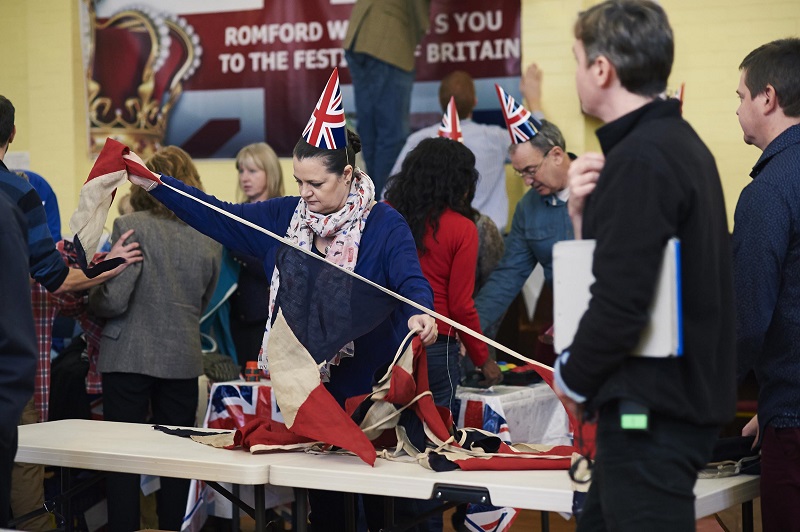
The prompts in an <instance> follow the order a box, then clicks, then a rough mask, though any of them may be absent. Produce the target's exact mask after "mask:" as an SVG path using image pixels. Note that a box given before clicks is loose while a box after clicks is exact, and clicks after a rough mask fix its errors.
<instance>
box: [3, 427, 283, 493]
mask: <svg viewBox="0 0 800 532" xmlns="http://www.w3.org/2000/svg"><path fill="white" fill-rule="evenodd" d="M206 430H207V429H206ZM292 458H293V455H292V454H288V453H281V454H257V455H253V454H250V453H247V452H244V451H230V450H227V449H217V448H214V447H210V446H208V445H203V444H200V443H197V442H195V441H192V440H190V439H188V438H179V437H177V436H170V435H169V434H164V433H163V432H160V431H157V430H154V429H153V428H152V427H151V425H143V424H134V423H115V422H111V421H92V420H87V419H65V420H60V421H50V422H47V423H36V424H33V425H22V426H20V427H19V443H18V448H17V457H16V461H18V462H27V463H34V464H43V465H53V466H62V467H76V468H80V469H93V470H98V471H113V472H118V473H139V474H143V475H157V476H165V477H176V478H196V479H199V480H210V481H215V482H231V483H235V484H243V485H256V484H268V483H269V480H270V479H269V470H270V465H272V464H275V463H277V462H280V461H285V460H290V459H292Z"/></svg>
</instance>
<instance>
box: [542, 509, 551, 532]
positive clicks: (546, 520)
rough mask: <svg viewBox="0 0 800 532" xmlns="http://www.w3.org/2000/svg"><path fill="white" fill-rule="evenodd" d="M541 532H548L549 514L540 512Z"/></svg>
mask: <svg viewBox="0 0 800 532" xmlns="http://www.w3.org/2000/svg"><path fill="white" fill-rule="evenodd" d="M542 532H550V512H542Z"/></svg>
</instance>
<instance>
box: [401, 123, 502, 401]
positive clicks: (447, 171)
mask: <svg viewBox="0 0 800 532" xmlns="http://www.w3.org/2000/svg"><path fill="white" fill-rule="evenodd" d="M477 181H478V172H477V170H475V156H474V155H473V154H472V152H471V151H470V150H469V148H467V147H466V146H464V145H463V144H462V143H460V142H456V141H453V140H450V139H446V138H429V139H425V140H423V141H422V142H420V143H419V144H418V145H417V147H416V148H414V149H413V150H412V151H411V152H410V153H409V154H408V155H407V156H406V158H405V160H404V161H403V164H402V167H401V169H400V172H399V173H398V174H396V175H394V176H392V177H391V178H390V182H389V184H388V185H387V188H388V190H387V192H386V200H387V201H388V202H389V203H390V204H391V205H392V206H393V207H394V208H395V209H397V210H398V211H399V212H400V214H402V215H403V217H404V218H405V219H406V221H407V222H408V225H409V226H410V227H411V234H412V235H414V242H415V243H416V245H417V253H418V254H419V262H420V265H421V266H422V273H423V274H424V275H425V277H426V278H427V279H428V282H429V283H430V284H431V287H432V288H433V301H434V303H433V304H434V310H436V312H438V313H439V314H443V315H445V316H447V317H448V318H450V319H452V320H454V321H456V322H458V323H460V324H463V325H465V326H467V327H469V328H470V329H472V330H474V331H477V332H480V331H481V329H480V321H479V319H478V313H477V312H476V311H475V303H474V301H473V300H472V292H473V289H474V288H475V270H476V263H477V258H478V229H477V227H476V226H475V220H477V218H478V212H477V211H476V210H474V209H473V208H472V207H471V206H470V203H471V202H472V198H473V196H474V195H475V184H476V183H477ZM436 325H437V326H438V329H439V338H438V340H437V341H436V342H435V343H434V344H432V345H430V346H428V347H427V354H428V377H429V380H430V388H431V392H432V393H433V399H434V402H435V403H436V404H437V405H439V406H446V407H448V408H450V410H451V411H453V403H454V399H455V395H456V386H457V385H458V383H459V381H460V378H461V375H460V371H459V363H458V357H459V345H458V340H457V339H456V332H457V331H456V330H455V329H454V328H452V327H451V326H450V325H447V324H446V323H442V322H440V321H439V320H436ZM458 339H459V340H460V341H461V342H463V343H464V345H465V346H466V351H467V354H468V355H469V357H470V359H472V361H473V363H474V364H475V366H476V367H477V368H480V370H481V371H482V372H483V376H484V381H483V382H482V383H481V384H485V385H487V386H489V385H492V384H497V383H498V382H500V380H501V374H500V369H499V368H498V367H497V364H496V363H495V361H494V360H492V359H491V358H489V351H488V349H487V347H486V344H485V343H484V342H481V341H480V340H478V339H476V338H474V337H472V336H469V335H466V334H461V335H459V336H458ZM456 414H457V413H456V412H454V416H455V415H456Z"/></svg>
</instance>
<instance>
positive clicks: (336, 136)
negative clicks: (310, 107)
mask: <svg viewBox="0 0 800 532" xmlns="http://www.w3.org/2000/svg"><path fill="white" fill-rule="evenodd" d="M303 138H304V139H305V141H306V142H308V143H309V144H311V145H312V146H316V147H317V148H324V149H326V150H335V149H338V148H344V147H345V146H346V145H347V131H346V130H345V119H344V106H342V91H341V89H340V88H339V69H338V68H334V69H333V73H331V77H330V78H329V79H328V83H327V84H326V85H325V90H324V91H322V95H321V96H320V97H319V101H317V106H316V107H315V108H314V112H312V113H311V118H310V119H309V120H308V124H306V128H305V129H304V130H303Z"/></svg>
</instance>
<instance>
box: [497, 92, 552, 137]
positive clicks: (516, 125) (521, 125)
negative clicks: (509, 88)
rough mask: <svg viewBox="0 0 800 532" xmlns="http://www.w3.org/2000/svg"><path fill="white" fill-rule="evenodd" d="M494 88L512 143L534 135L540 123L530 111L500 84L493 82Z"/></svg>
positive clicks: (539, 127) (537, 131)
mask: <svg viewBox="0 0 800 532" xmlns="http://www.w3.org/2000/svg"><path fill="white" fill-rule="evenodd" d="M494 88H495V89H496V90H497V97H498V98H499V99H500V108H501V109H502V110H503V118H504V119H505V121H506V127H507V128H508V134H509V135H511V142H512V144H522V143H523V142H527V141H529V140H530V139H532V138H533V137H535V136H536V135H537V134H538V133H539V129H541V127H542V123H541V122H539V121H538V120H536V119H535V118H534V117H533V115H532V114H531V112H530V111H528V110H527V109H525V108H524V107H523V106H522V105H520V104H518V103H517V102H516V101H515V100H514V98H513V97H512V96H511V95H510V94H508V93H507V92H506V91H504V90H503V88H502V87H501V86H500V85H498V84H497V83H495V85H494Z"/></svg>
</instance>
